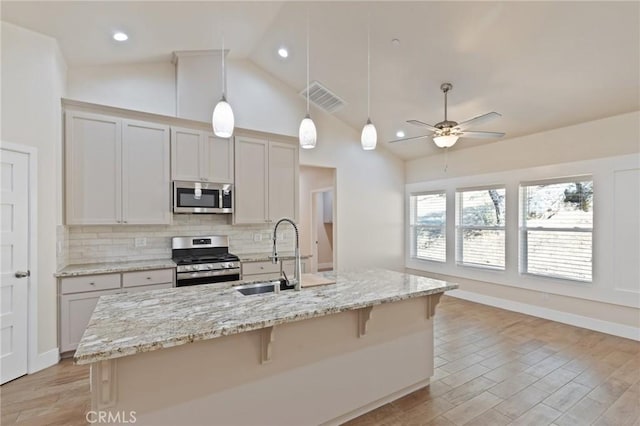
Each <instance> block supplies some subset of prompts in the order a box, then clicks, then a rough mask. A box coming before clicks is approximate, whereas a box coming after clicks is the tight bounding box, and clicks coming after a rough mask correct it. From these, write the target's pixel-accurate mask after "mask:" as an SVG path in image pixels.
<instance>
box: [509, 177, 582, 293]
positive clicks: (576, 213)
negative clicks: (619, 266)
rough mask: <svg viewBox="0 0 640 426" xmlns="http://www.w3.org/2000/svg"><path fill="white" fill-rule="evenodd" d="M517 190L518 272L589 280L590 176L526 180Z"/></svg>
mask: <svg viewBox="0 0 640 426" xmlns="http://www.w3.org/2000/svg"><path fill="white" fill-rule="evenodd" d="M520 191H521V201H522V218H521V228H520V236H521V247H520V248H521V271H522V272H524V273H528V274H535V275H543V276H547V277H554V278H565V279H570V280H577V281H587V282H591V280H592V269H593V268H592V232H593V181H592V180H591V178H590V177H586V178H584V177H583V178H571V179H563V180H555V181H552V182H548V181H547V182H533V183H526V184H521V185H520Z"/></svg>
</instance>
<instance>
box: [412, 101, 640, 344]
mask: <svg viewBox="0 0 640 426" xmlns="http://www.w3.org/2000/svg"><path fill="white" fill-rule="evenodd" d="M639 152H640V113H638V112H635V113H630V114H624V115H620V116H616V117H610V118H606V119H602V120H597V121H593V122H589V123H584V124H581V125H576V126H571V127H567V128H563V129H556V130H552V131H548V132H543V133H539V134H536V135H530V136H526V137H522V138H514V139H511V140H505V141H501V142H497V143H493V144H490V145H486V146H481V147H477V148H471V149H465V150H461V151H455V152H452V153H450V155H449V168H448V171H447V172H445V171H444V168H443V158H442V157H441V156H435V157H428V158H423V159H418V160H414V161H410V162H408V163H407V181H408V182H410V183H407V185H406V190H407V197H408V195H409V194H410V193H411V192H418V191H423V190H446V191H447V197H448V199H449V201H450V202H448V204H447V205H448V207H450V208H451V209H453V206H454V202H453V198H454V196H455V191H456V188H461V187H473V186H482V185H490V184H505V186H506V189H507V205H506V207H507V210H506V211H507V240H506V247H507V250H506V252H507V253H506V261H507V262H506V263H507V265H506V270H505V271H488V270H482V269H478V268H471V267H464V266H459V265H456V263H455V260H454V259H453V256H452V255H451V254H453V253H454V250H453V245H454V244H455V238H454V233H455V226H454V219H453V218H454V215H453V211H451V212H450V214H449V215H448V216H447V219H448V224H447V233H448V237H447V245H448V252H449V254H450V256H449V258H448V260H447V262H446V263H444V264H437V263H434V262H428V261H419V260H416V259H411V258H410V257H409V256H407V260H406V266H407V267H409V268H414V269H416V270H421V271H423V272H425V273H427V274H428V275H431V276H436V277H440V278H446V279H450V280H452V281H457V282H459V283H460V285H461V289H462V290H464V291H467V292H469V294H475V295H476V296H473V297H476V300H485V301H486V300H492V299H491V298H499V299H505V300H506V301H507V302H506V305H501V306H503V307H504V306H509V303H512V304H513V306H516V305H517V304H525V305H530V306H533V307H535V309H537V311H535V312H538V314H539V313H540V312H546V311H544V310H552V311H554V312H560V313H562V315H564V314H568V315H577V316H580V317H581V318H583V319H584V318H588V319H589V321H592V322H593V324H596V325H597V324H602V322H604V323H608V324H609V325H611V324H613V326H612V328H611V329H607V330H609V331H610V332H614V331H615V329H616V328H617V329H618V330H627V334H626V335H627V336H628V335H629V334H628V330H631V329H633V328H635V330H636V331H635V332H634V333H635V334H636V335H638V337H640V332H639V331H637V330H638V327H640V309H639V308H640V282H639V281H638V276H639V275H640V273H639V271H638V265H637V259H638V258H640V234H639V232H640V231H639V229H640V228H639V227H638V221H639V219H638V218H639V217H640V202H639V201H638V200H639V197H638V194H640V179H638V176H639V175H638V172H639V171H640V155H639ZM496 170H503V171H497V172H496ZM576 175H592V176H593V180H594V248H593V264H594V277H593V282H592V283H588V284H584V283H574V282H569V281H563V280H554V279H549V278H539V277H534V276H526V275H520V274H519V271H518V261H519V260H518V209H519V205H518V185H519V183H520V182H521V181H527V180H539V179H544V178H554V177H562V176H576ZM621 191H622V192H624V193H625V194H628V195H627V196H625V197H620V196H619V193H620V192H621ZM616 194H618V196H616ZM406 199H407V198H405V201H406ZM621 212H622V214H621ZM407 217H408V213H407ZM407 221H408V219H407ZM407 232H408V231H407ZM449 248H451V250H449ZM630 258H634V259H635V261H630V262H627V263H625V264H620V261H619V259H630ZM486 297H488V298H486ZM483 298H484V299H483ZM518 306H520V305H518ZM531 312H534V311H529V312H528V313H531ZM554 315H556V314H554ZM557 315H560V316H558V317H554V318H553V319H556V320H562V318H561V316H562V315H561V314H557ZM567 318H568V317H567ZM585 321H586V320H585ZM589 321H587V322H589ZM584 325H585V326H588V325H587V324H586V323H585V324H584ZM606 327H609V326H606ZM606 327H605V328H602V327H601V329H603V330H604V329H606Z"/></svg>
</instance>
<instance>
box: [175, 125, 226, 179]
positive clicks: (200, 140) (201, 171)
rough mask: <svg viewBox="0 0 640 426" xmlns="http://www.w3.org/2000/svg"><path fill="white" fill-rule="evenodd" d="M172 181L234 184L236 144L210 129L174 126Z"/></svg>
mask: <svg viewBox="0 0 640 426" xmlns="http://www.w3.org/2000/svg"><path fill="white" fill-rule="evenodd" d="M171 158H172V163H171V177H172V179H173V180H187V181H196V182H216V183H233V167H234V163H233V144H232V142H231V140H230V139H222V138H218V137H216V136H215V135H214V134H213V133H211V132H206V131H202V130H194V129H187V128H182V127H171Z"/></svg>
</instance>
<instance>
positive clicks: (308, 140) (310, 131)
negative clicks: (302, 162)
mask: <svg viewBox="0 0 640 426" xmlns="http://www.w3.org/2000/svg"><path fill="white" fill-rule="evenodd" d="M298 137H299V138H300V147H301V148H304V149H311V148H315V146H316V140H317V139H318V133H317V132H316V125H315V124H314V122H313V120H312V119H311V117H310V116H309V114H307V115H306V116H305V117H304V119H303V120H302V122H301V123H300V130H299V131H298Z"/></svg>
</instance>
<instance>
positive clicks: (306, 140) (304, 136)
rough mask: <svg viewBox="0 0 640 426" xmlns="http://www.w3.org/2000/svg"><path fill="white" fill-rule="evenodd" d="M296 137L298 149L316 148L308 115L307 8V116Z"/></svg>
mask: <svg viewBox="0 0 640 426" xmlns="http://www.w3.org/2000/svg"><path fill="white" fill-rule="evenodd" d="M298 137H299V138H300V147H301V148H303V149H312V148H315V146H316V140H317V139H318V133H317V132H316V125H315V124H314V123H313V120H312V119H311V116H310V115H309V9H308V7H307V115H305V117H304V119H303V120H302V122H301V123H300V130H299V131H298Z"/></svg>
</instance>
